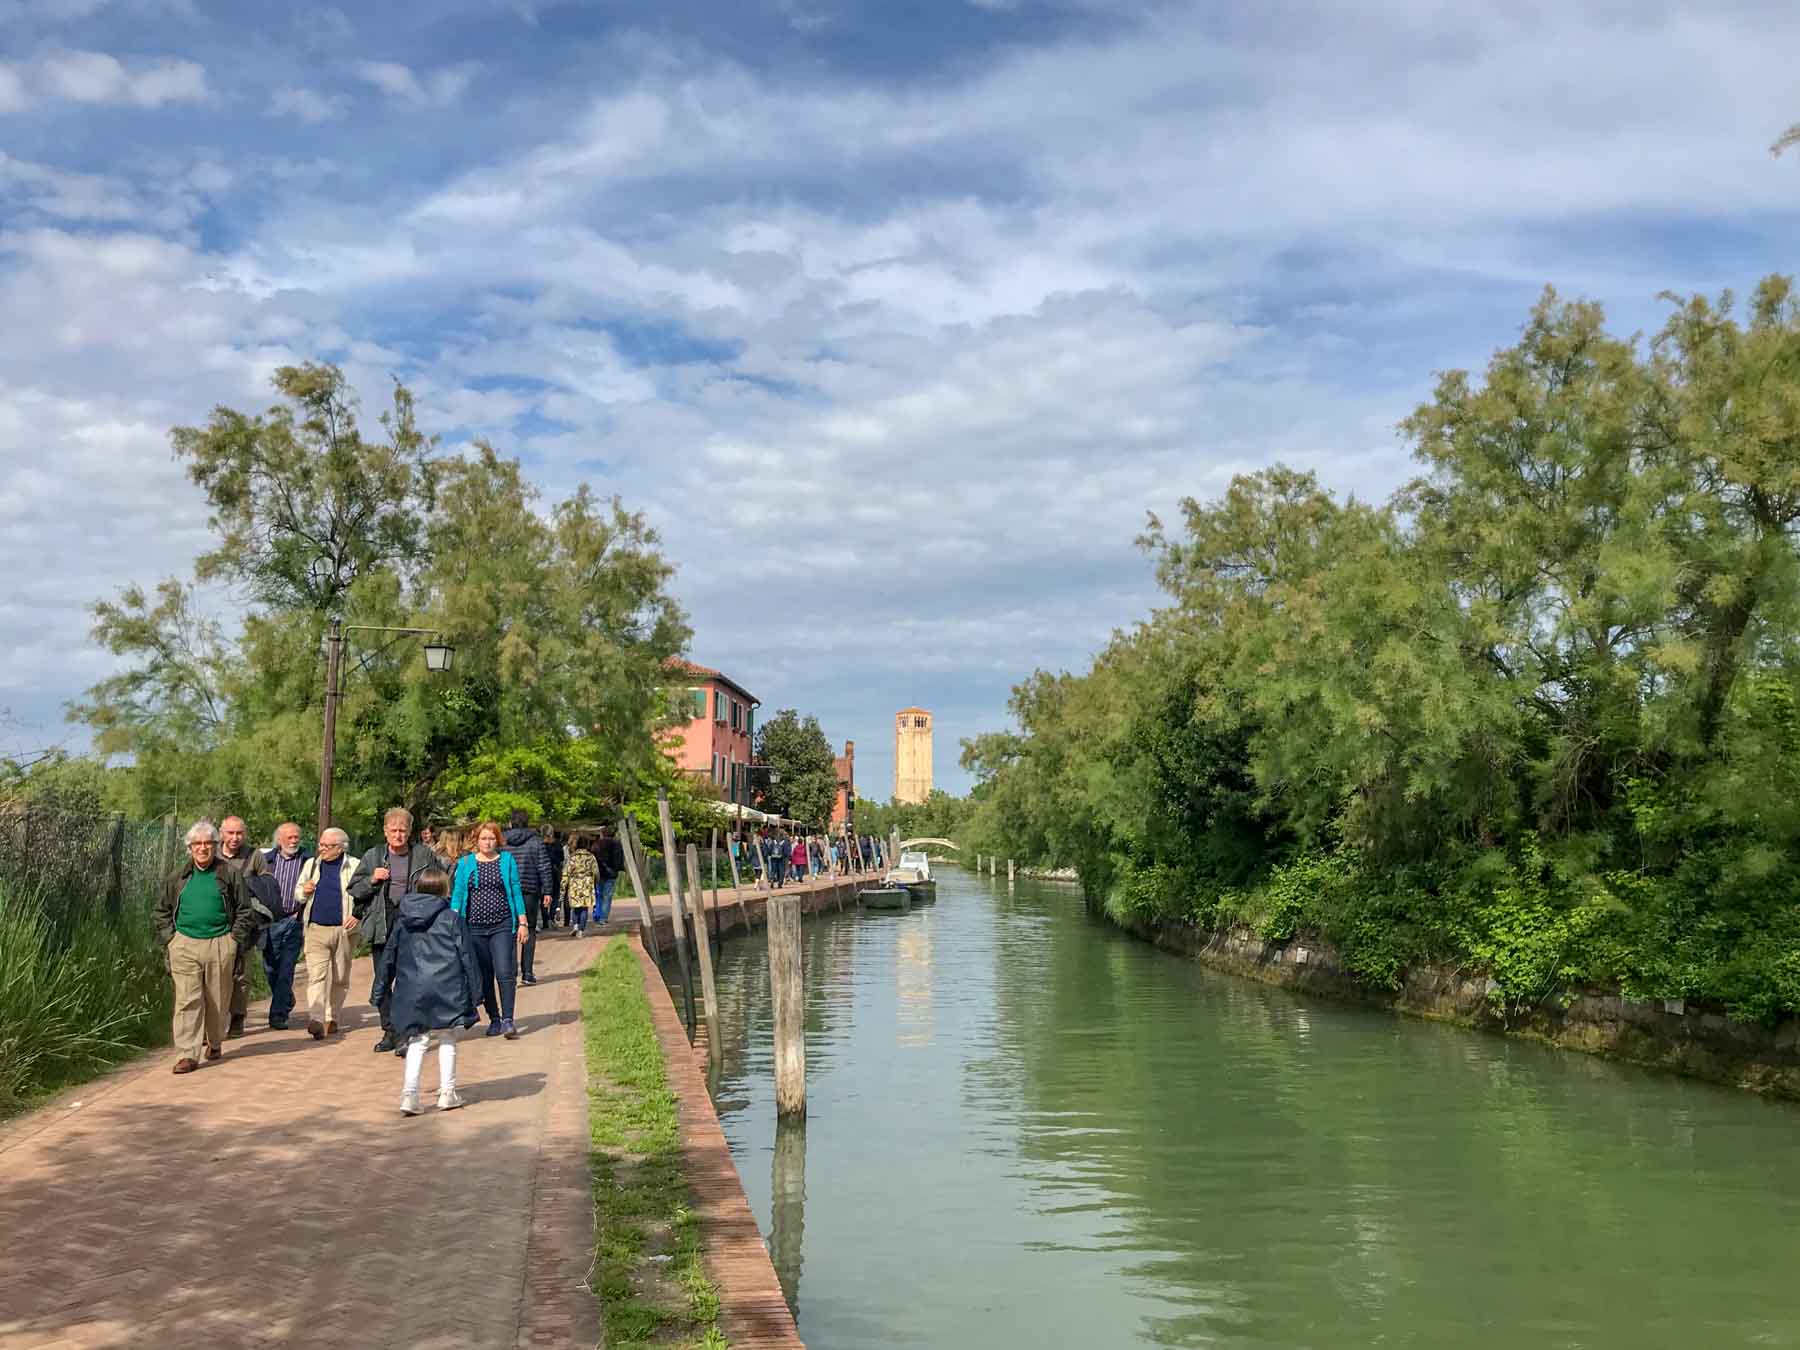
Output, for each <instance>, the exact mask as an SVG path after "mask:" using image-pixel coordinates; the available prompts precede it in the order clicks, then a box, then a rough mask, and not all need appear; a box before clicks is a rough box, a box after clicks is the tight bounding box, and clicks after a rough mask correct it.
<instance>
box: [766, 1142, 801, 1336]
mask: <svg viewBox="0 0 1800 1350" xmlns="http://www.w3.org/2000/svg"><path fill="white" fill-rule="evenodd" d="M768 1232H769V1256H770V1258H771V1259H772V1260H773V1261H774V1263H775V1277H776V1278H777V1279H778V1280H780V1281H781V1293H782V1296H783V1297H784V1298H786V1299H787V1305H788V1307H789V1308H790V1309H792V1310H793V1313H794V1315H795V1317H798V1316H799V1315H800V1268H801V1267H802V1265H804V1264H805V1255H806V1253H805V1244H806V1122H805V1121H804V1120H781V1119H777V1120H776V1122H775V1162H774V1166H773V1168H772V1169H771V1173H770V1181H769V1229H768Z"/></svg>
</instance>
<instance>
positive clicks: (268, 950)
mask: <svg viewBox="0 0 1800 1350" xmlns="http://www.w3.org/2000/svg"><path fill="white" fill-rule="evenodd" d="M310 857H312V854H310V853H308V852H307V851H306V850H305V849H303V848H301V847H300V827H299V826H298V825H296V824H295V823H294V822H293V821H291V820H288V821H283V822H282V823H281V824H280V825H278V826H276V827H275V847H274V848H272V849H270V850H269V851H268V853H266V854H265V855H264V856H263V862H264V863H265V864H266V865H267V866H268V869H269V875H270V876H272V877H273V878H274V879H275V906H274V909H275V920H274V922H273V923H271V924H269V925H268V926H267V927H265V928H264V929H263V930H262V935H261V936H260V937H259V938H258V939H257V943H258V945H259V946H260V947H261V948H262V959H263V974H265V975H267V976H268V977H269V1028H270V1030H272V1031H286V1030H287V1029H288V1018H290V1017H292V1016H293V1015H294V967H295V966H297V965H299V964H300V949H301V946H302V945H303V939H304V936H305V935H304V933H303V932H302V931H301V930H302V928H303V925H302V924H301V922H300V904H301V900H300V897H299V896H298V895H296V894H295V887H297V886H298V885H299V883H300V869H301V868H302V867H304V866H306V860H307V859H308V858H310Z"/></svg>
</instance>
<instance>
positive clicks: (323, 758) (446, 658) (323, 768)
mask: <svg viewBox="0 0 1800 1350" xmlns="http://www.w3.org/2000/svg"><path fill="white" fill-rule="evenodd" d="M345 633H398V634H400V635H401V636H402V637H425V638H430V639H431V640H430V641H429V642H427V643H426V644H425V669H427V670H429V671H432V672H433V673H435V674H443V673H444V672H446V671H448V670H449V669H450V663H451V661H452V660H453V659H454V658H455V656H456V648H454V647H452V646H451V645H450V644H449V643H447V642H445V641H444V635H443V634H442V633H440V632H439V631H438V630H437V629H435V628H390V627H386V626H384V625H381V624H366V623H351V624H347V623H345V622H344V621H343V620H342V619H333V620H332V621H331V632H330V633H329V634H328V635H327V636H326V638H325V745H324V749H323V751H322V752H321V753H320V755H319V833H320V834H323V833H325V830H326V827H327V826H329V825H330V824H331V773H332V770H333V768H335V767H336V763H337V710H338V700H339V699H340V698H342V697H343V694H344V691H343V688H342V673H343V665H344V634H345Z"/></svg>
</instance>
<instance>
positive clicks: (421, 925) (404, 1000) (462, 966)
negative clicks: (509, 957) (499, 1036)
mask: <svg viewBox="0 0 1800 1350" xmlns="http://www.w3.org/2000/svg"><path fill="white" fill-rule="evenodd" d="M449 893H450V874H449V873H448V872H446V871H445V870H444V869H443V868H441V867H439V866H438V865H437V864H436V863H432V864H431V865H430V866H428V867H425V868H422V869H421V870H420V871H419V873H418V875H416V876H415V877H413V879H412V889H411V890H410V891H408V892H407V894H405V895H403V896H401V897H400V904H399V908H398V913H397V914H396V915H395V920H394V926H393V928H392V929H390V930H389V932H388V940H387V942H386V943H385V944H383V947H382V953H381V964H380V965H379V966H377V967H376V970H375V999H376V1006H377V1007H378V1008H380V1009H381V1015H382V1019H383V1024H384V1025H386V1026H390V1027H392V1028H393V1030H394V1034H395V1035H396V1036H398V1037H399V1038H400V1040H401V1041H402V1042H403V1043H404V1044H405V1046H406V1074H405V1077H404V1079H403V1081H402V1084H401V1088H400V1111H401V1114H402V1115H408V1116H416V1115H418V1114H419V1075H420V1073H421V1072H422V1071H423V1070H424V1067H425V1052H426V1051H427V1050H428V1049H430V1048H431V1033H432V1032H434V1031H435V1032H437V1033H438V1043H437V1045H438V1097H437V1104H438V1110H440V1111H454V1110H455V1109H456V1108H457V1107H459V1106H461V1105H462V1104H463V1103H462V1098H461V1097H460V1096H458V1095H457V1092H456V1039H457V1036H458V1035H459V1034H460V1033H461V1032H463V1031H464V1030H465V1029H467V1028H469V1027H472V1026H474V1025H475V1023H476V1022H478V1021H479V1020H480V1019H479V1018H478V1017H476V1015H475V990H476V987H477V986H478V985H479V984H480V983H481V967H480V964H479V962H478V961H477V960H476V956H475V944H474V942H473V940H472V938H471V937H470V934H469V925H468V923H467V921H466V920H464V918H463V916H462V915H461V914H459V913H457V912H456V910H454V909H452V908H451V906H450V902H449V901H448V900H447V899H445V897H446V896H447V895H448V894H449Z"/></svg>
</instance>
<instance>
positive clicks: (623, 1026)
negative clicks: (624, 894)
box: [581, 941, 726, 1350]
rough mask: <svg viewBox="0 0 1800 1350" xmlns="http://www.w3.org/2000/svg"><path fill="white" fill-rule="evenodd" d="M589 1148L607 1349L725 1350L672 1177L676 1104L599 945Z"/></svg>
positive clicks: (650, 1028) (621, 971)
mask: <svg viewBox="0 0 1800 1350" xmlns="http://www.w3.org/2000/svg"><path fill="white" fill-rule="evenodd" d="M581 1019H582V1028H583V1035H584V1038H585V1041H586V1044H587V1066H588V1124H589V1130H590V1132H591V1135H592V1138H593V1154H592V1157H593V1172H594V1272H593V1277H592V1279H593V1286H594V1290H595V1292H596V1294H597V1295H598V1296H599V1298H600V1306H601V1311H602V1315H603V1317H604V1319H605V1327H606V1344H607V1345H608V1346H610V1347H612V1348H613V1350H629V1348H630V1347H633V1346H650V1345H657V1346H702V1347H706V1350H717V1348H718V1347H723V1346H725V1345H726V1340H725V1337H724V1336H723V1334H722V1333H721V1332H720V1331H719V1327H718V1317H719V1296H718V1292H717V1290H715V1289H714V1288H713V1286H712V1283H711V1281H709V1280H708V1279H707V1277H706V1271H705V1267H704V1265H703V1263H702V1259H701V1245H700V1227H699V1222H698V1219H697V1218H696V1216H695V1214H694V1212H693V1210H692V1209H691V1208H690V1207H689V1204H688V1200H689V1196H688V1188H687V1181H686V1179H685V1178H684V1176H683V1174H682V1171H681V1136H680V1131H679V1127H678V1122H677V1116H676V1107H675V1094H674V1093H673V1092H671V1091H670V1090H669V1086H668V1081H667V1078H666V1076H665V1075H664V1072H663V1061H662V1050H661V1048H660V1047H659V1046H658V1044H657V1040H656V1029H655V1027H654V1025H653V1024H652V1023H651V1020H650V1003H649V1000H648V999H647V998H646V997H645V995H644V982H643V977H642V975H641V974H640V973H639V970H638V965H637V960H636V958H635V957H634V956H633V955H632V952H631V948H630V945H629V944H628V943H625V942H623V941H618V942H611V943H608V944H607V946H606V949H605V950H604V951H603V952H601V954H600V959H599V960H597V961H595V962H594V964H593V966H592V967H590V968H589V970H588V972H587V973H586V974H585V975H584V976H583V977H582V985H581Z"/></svg>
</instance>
